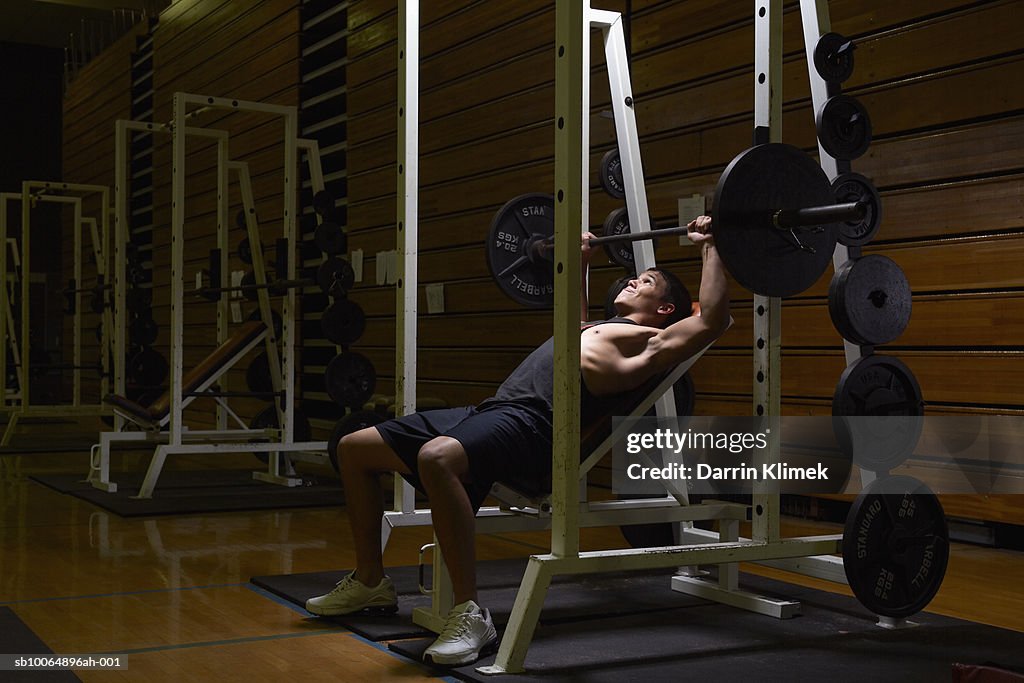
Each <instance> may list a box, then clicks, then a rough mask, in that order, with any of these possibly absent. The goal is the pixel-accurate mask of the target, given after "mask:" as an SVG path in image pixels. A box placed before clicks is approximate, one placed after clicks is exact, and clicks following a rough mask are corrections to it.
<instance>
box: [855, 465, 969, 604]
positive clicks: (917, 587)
mask: <svg viewBox="0 0 1024 683" xmlns="http://www.w3.org/2000/svg"><path fill="white" fill-rule="evenodd" d="M948 562H949V529H948V527H947V525H946V515H945V513H944V512H943V510H942V504H941V503H940V502H939V499H938V497H937V496H936V495H935V494H934V493H932V491H931V490H930V489H929V488H928V487H927V486H925V485H924V484H923V483H921V482H920V481H918V480H917V479H914V478H913V477H904V476H897V477H883V478H881V479H876V480H874V481H873V482H871V483H870V484H868V485H867V486H866V487H864V490H863V491H861V492H860V494H859V495H858V496H857V498H856V500H854V501H853V505H852V506H851V507H850V513H849V515H847V517H846V528H845V529H844V530H843V570H844V571H845V572H846V578H847V580H848V581H849V583H850V588H851V589H852V590H853V594H854V595H856V596H857V599H858V600H859V601H860V603H861V604H862V605H864V606H865V607H867V608H868V609H869V610H871V611H872V612H874V613H875V614H880V615H882V616H886V617H893V618H904V617H909V616H911V615H912V614H916V613H917V612H920V611H921V610H922V609H924V608H925V606H927V605H928V603H929V602H931V600H932V598H933V597H935V593H936V592H938V590H939V587H940V586H941V585H942V579H943V577H944V576H945V574H946V565H947V563H948Z"/></svg>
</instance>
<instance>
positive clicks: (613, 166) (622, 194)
mask: <svg viewBox="0 0 1024 683" xmlns="http://www.w3.org/2000/svg"><path fill="white" fill-rule="evenodd" d="M601 187H602V188H604V191H605V192H607V193H608V196H609V197H612V198H613V199H625V198H626V185H625V183H624V182H623V180H622V159H621V158H619V150H617V149H610V150H608V151H607V152H605V154H604V156H603V157H601Z"/></svg>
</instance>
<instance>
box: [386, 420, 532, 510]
mask: <svg viewBox="0 0 1024 683" xmlns="http://www.w3.org/2000/svg"><path fill="white" fill-rule="evenodd" d="M377 431H378V432H380V435H381V437H382V438H383V439H384V441H385V442H386V443H387V444H388V445H389V446H390V447H391V450H393V451H394V452H395V453H396V454H397V455H398V457H399V458H401V460H402V462H404V463H405V465H406V467H408V468H409V470H410V471H411V472H412V474H411V475H403V476H404V477H405V479H406V480H407V481H408V482H409V483H410V484H412V485H413V486H415V487H416V488H417V489H418V490H420V491H424V489H423V484H422V482H421V481H420V477H419V468H418V466H417V455H418V454H419V452H420V449H421V448H422V447H423V445H424V444H426V443H427V442H428V441H430V440H431V439H434V438H436V437H439V436H448V437H451V438H453V439H455V440H456V441H458V442H459V443H460V444H462V447H463V448H464V449H465V450H466V454H467V456H468V457H469V474H470V477H471V481H470V482H467V483H466V484H465V488H466V493H468V494H469V500H470V502H471V503H472V505H473V510H474V511H475V510H478V509H479V508H480V505H481V504H482V503H483V501H484V498H486V497H487V492H488V491H490V490H491V485H492V484H494V482H496V481H501V482H507V483H509V484H511V485H513V486H517V487H518V488H525V489H527V490H528V491H529V492H531V493H534V492H541V491H545V490H548V489H549V488H550V481H551V426H550V424H547V423H546V422H545V421H544V420H543V419H541V418H540V417H539V416H538V415H537V414H536V413H535V412H533V411H531V410H529V409H527V408H525V407H523V406H521V405H518V404H514V403H498V404H493V403H492V404H487V405H485V406H483V407H482V408H476V407H467V408H445V409H441V410H426V411H423V412H420V413H413V414H412V415H406V416H404V417H398V418H395V419H393V420H388V421H387V422H382V423H380V424H378V425H377ZM424 493H425V491H424Z"/></svg>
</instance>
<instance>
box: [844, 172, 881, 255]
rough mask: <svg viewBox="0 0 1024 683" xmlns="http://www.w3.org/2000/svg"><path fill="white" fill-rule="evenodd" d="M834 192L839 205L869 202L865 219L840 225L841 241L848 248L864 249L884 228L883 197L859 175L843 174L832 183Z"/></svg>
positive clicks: (868, 181) (872, 184) (871, 184)
mask: <svg viewBox="0 0 1024 683" xmlns="http://www.w3.org/2000/svg"><path fill="white" fill-rule="evenodd" d="M832 192H833V193H834V196H835V201H836V203H837V204H846V203H848V202H859V201H861V200H865V201H867V210H866V211H865V213H864V217H863V218H861V219H860V220H855V221H843V222H842V223H840V224H839V241H840V242H841V243H842V244H845V245H846V246H848V247H862V246H864V245H865V244H867V243H868V242H870V241H871V240H872V239H874V237H875V234H876V233H877V232H878V229H879V228H880V227H881V226H882V197H881V196H880V195H879V194H878V190H877V189H876V188H875V185H874V183H872V182H871V181H870V180H868V179H867V178H865V177H864V176H862V175H861V174H859V173H841V174H839V175H838V176H836V178H835V180H833V181H832Z"/></svg>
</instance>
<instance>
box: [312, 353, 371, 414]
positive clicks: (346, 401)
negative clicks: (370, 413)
mask: <svg viewBox="0 0 1024 683" xmlns="http://www.w3.org/2000/svg"><path fill="white" fill-rule="evenodd" d="M324 385H325V386H326V388H327V394H328V395H329V396H330V397H331V400H332V401H334V402H335V403H336V404H338V405H339V406H342V407H351V408H361V407H362V405H363V404H364V403H366V400H367V399H368V398H370V396H372V395H373V389H374V387H375V386H376V385H377V373H376V371H375V370H374V368H373V363H371V362H370V359H368V358H367V357H366V356H364V355H362V354H360V353H355V352H353V351H346V352H344V353H339V354H338V355H337V356H335V357H334V358H333V359H331V362H330V363H328V364H327V371H326V372H325V373H324Z"/></svg>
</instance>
